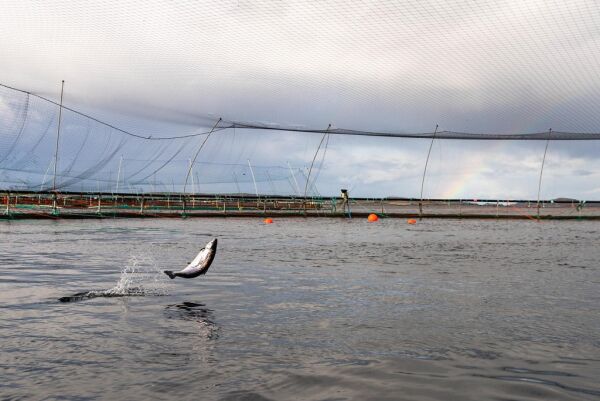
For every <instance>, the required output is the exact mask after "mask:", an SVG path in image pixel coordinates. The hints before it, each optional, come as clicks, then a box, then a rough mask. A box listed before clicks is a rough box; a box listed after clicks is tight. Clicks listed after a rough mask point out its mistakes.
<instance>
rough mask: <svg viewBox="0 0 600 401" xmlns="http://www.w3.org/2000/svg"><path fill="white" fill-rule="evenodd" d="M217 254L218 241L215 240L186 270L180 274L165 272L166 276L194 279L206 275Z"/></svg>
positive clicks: (207, 245) (203, 249)
mask: <svg viewBox="0 0 600 401" xmlns="http://www.w3.org/2000/svg"><path fill="white" fill-rule="evenodd" d="M216 253H217V239H216V238H215V239H213V240H212V241H210V242H209V243H208V244H206V246H205V247H204V248H202V250H201V251H200V252H199V253H198V255H197V256H196V257H195V258H194V260H192V261H191V262H190V264H188V265H187V266H186V267H185V269H183V270H181V271H179V272H176V273H174V272H172V271H171V270H165V271H164V272H165V274H166V275H167V276H169V277H170V278H171V279H174V278H175V277H182V278H194V277H198V276H201V275H203V274H206V272H207V271H208V268H209V267H210V265H211V264H212V262H213V259H214V258H215V254H216Z"/></svg>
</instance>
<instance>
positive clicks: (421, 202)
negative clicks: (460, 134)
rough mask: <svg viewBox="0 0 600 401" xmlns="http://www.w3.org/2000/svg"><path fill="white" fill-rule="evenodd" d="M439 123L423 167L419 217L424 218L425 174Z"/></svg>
mask: <svg viewBox="0 0 600 401" xmlns="http://www.w3.org/2000/svg"><path fill="white" fill-rule="evenodd" d="M437 130H438V125H437V124H436V125H435V131H433V136H432V137H431V142H430V143H429V150H428V151H427V159H425V168H423V178H422V179H421V195H420V196H419V219H422V218H423V188H424V187H425V175H426V174H427V165H428V164H429V156H431V148H432V147H433V141H434V140H435V134H437Z"/></svg>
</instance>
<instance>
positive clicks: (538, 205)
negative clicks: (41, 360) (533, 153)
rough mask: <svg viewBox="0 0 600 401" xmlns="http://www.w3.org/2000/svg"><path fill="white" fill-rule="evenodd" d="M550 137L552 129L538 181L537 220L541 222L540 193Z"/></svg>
mask: <svg viewBox="0 0 600 401" xmlns="http://www.w3.org/2000/svg"><path fill="white" fill-rule="evenodd" d="M550 136H552V128H550V129H549V130H548V139H546V147H545V148H544V156H543V157H542V167H541V168H540V179H539V181H538V192H537V219H538V221H539V220H540V193H541V191H542V175H543V174H544V163H545V162H546V153H548V145H549V144H550Z"/></svg>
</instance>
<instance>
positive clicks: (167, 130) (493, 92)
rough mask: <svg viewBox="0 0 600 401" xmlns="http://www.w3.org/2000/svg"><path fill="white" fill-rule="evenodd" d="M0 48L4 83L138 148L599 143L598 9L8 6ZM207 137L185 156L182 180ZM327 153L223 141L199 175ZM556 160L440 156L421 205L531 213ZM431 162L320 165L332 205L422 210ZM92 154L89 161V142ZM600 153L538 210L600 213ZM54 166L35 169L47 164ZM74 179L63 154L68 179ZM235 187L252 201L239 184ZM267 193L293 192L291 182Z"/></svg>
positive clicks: (384, 149) (587, 158)
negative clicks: (342, 201) (566, 134)
mask: <svg viewBox="0 0 600 401" xmlns="http://www.w3.org/2000/svg"><path fill="white" fill-rule="evenodd" d="M0 38H2V39H1V40H0V59H1V60H2V63H0V83H2V84H5V85H10V86H13V87H17V88H21V89H24V90H27V91H30V92H33V93H36V94H40V95H42V96H45V97H48V98H50V99H53V100H58V97H59V94H60V81H61V80H62V79H64V80H65V82H66V84H65V104H66V105H68V106H70V107H72V108H75V109H78V110H81V111H84V112H86V113H89V114H91V115H94V116H96V117H98V118H101V119H102V120H106V121H108V122H111V123H113V124H114V125H116V126H118V127H121V128H124V129H126V130H130V131H132V132H136V133H140V134H143V135H155V136H166V135H179V134H183V133H190V132H203V131H205V130H206V129H207V128H210V126H211V125H212V123H214V121H215V120H216V119H217V118H218V117H223V118H224V119H226V120H232V121H246V122H263V123H264V122H266V123H276V124H281V125H293V126H304V127H311V128H321V129H322V128H326V127H327V125H328V124H332V126H333V127H339V128H354V129H365V130H383V131H393V132H422V131H426V132H431V131H433V129H434V128H435V126H436V124H439V126H440V129H444V130H454V131H465V132H483V133H523V132H544V131H547V130H548V129H549V128H552V129H553V130H555V131H571V132H600V113H599V112H598V105H599V104H600V5H599V4H598V3H597V2H595V1H575V0H574V1H567V2H565V1H562V0H561V1H558V0H557V1H536V0H528V1H452V2H447V1H422V0H419V1H416V0H415V1H393V2H392V1H390V2H382V1H378V2H368V1H360V2H359V1H269V2H266V1H244V0H239V1H223V0H219V1H202V2H197V1H178V2H166V1H164V2H161V1H138V0H120V1H103V2H87V1H53V2H37V1H36V2H34V1H25V0H19V1H11V0H8V1H5V2H3V12H2V13H1V14H0ZM0 96H3V97H0V117H3V118H2V120H0V124H2V123H3V121H4V125H5V127H6V125H7V124H8V123H7V121H9V120H10V121H12V120H11V118H12V117H9V116H8V114H9V112H10V113H13V114H14V112H15V110H13V109H14V108H13V109H11V110H9V111H7V110H8V109H9V107H8V106H7V105H8V104H14V102H12V101H11V99H10V97H11V96H12V94H11V93H10V92H6V91H5V92H1V93H0ZM11 102H12V103H11ZM2 105H4V106H2ZM36 107H37V106H36ZM3 108H4V112H2V110H3ZM38 109H39V110H38V111H39V113H50V114H52V113H53V112H54V111H53V109H52V108H48V107H42V106H39V107H38ZM13 117H14V116H13ZM39 121H42V119H40V120H39ZM80 125H81V124H80ZM80 125H78V126H80ZM43 126H44V124H35V123H31V124H29V125H28V128H27V130H26V131H25V133H26V134H27V135H30V136H31V137H36V135H38V136H39V135H41V134H39V132H38V131H39V130H42V129H43ZM36 130H38V131H36ZM5 131H6V132H8V129H5ZM13 131H14V129H13ZM90 132H91V134H89V135H103V134H102V133H100V131H99V130H98V132H96V130H91V131H90ZM70 135H73V136H74V137H75V136H77V135H79V136H81V135H83V134H82V133H81V131H77V130H75V129H72V132H71V134H70ZM200 139H201V137H199V138H197V140H196V141H190V142H189V143H186V145H185V149H184V150H183V151H182V152H181V153H179V154H177V155H176V156H175V157H174V158H173V162H174V163H179V165H181V166H183V167H181V166H180V167H178V168H179V169H180V170H181V169H183V170H185V160H187V159H189V158H191V156H192V155H193V153H194V152H195V150H196V149H197V146H198V144H199V141H200ZM20 140H24V139H20ZM320 140H321V136H320V135H318V134H294V133H285V132H275V133H273V132H271V133H261V132H244V130H238V132H236V133H232V132H218V133H216V134H215V135H214V137H211V138H210V139H209V141H208V142H207V145H206V148H205V149H203V151H202V152H201V154H200V155H199V160H202V161H203V162H206V163H208V162H211V163H217V164H218V163H239V164H243V163H244V162H247V160H248V159H251V161H252V163H253V164H254V165H256V166H257V169H258V167H259V166H280V167H286V166H287V165H288V164H287V163H288V162H289V163H290V165H291V166H293V168H294V169H296V168H297V169H298V171H300V169H304V171H306V170H305V169H306V167H308V166H309V165H310V163H311V161H312V159H313V156H314V152H315V151H316V149H317V145H318V144H319V142H320ZM86 141H87V140H86ZM90 141H92V140H91V139H90ZM142 142H143V141H142ZM26 143H28V142H26ZM11 144H12V139H11V140H5V141H4V148H2V146H3V145H2V142H1V140H0V151H2V150H3V149H4V150H5V151H6V150H7V149H11ZM29 144H31V142H29ZM65 146H67V148H68V146H69V145H65ZM144 146H147V149H142V148H143V147H144ZM153 146H154V145H152V144H149V145H144V144H143V143H139V144H137V143H136V145H135V147H134V148H135V149H136V152H135V154H131V152H132V151H131V147H130V148H123V149H119V151H118V152H115V154H114V155H112V156H111V158H110V160H107V161H106V163H105V166H111V169H113V170H114V169H116V167H115V166H116V163H117V161H118V159H119V158H120V157H119V155H120V156H122V157H123V158H124V159H125V160H130V161H131V162H130V163H134V162H133V161H132V160H134V159H135V157H138V159H139V158H143V157H146V158H152V157H155V156H156V155H157V154H159V153H160V149H158V148H155V147H153ZM178 146H179V145H173V146H172V147H171V148H167V149H166V150H164V154H161V160H163V159H165V160H168V159H169V158H170V157H171V156H173V154H174V153H175V151H176V149H179V148H178ZM544 146H545V143H543V142H514V143H507V142H494V141H490V142H488V141H485V142H466V141H449V140H444V141H436V143H434V145H433V149H432V154H431V161H430V167H429V169H428V178H427V183H426V187H425V196H430V197H460V198H468V197H479V198H483V197H487V198H502V199H505V198H534V197H535V196H536V194H537V180H538V175H539V168H540V166H541V159H542V154H543V151H544ZM428 147H429V142H428V141H425V140H414V139H413V140H409V139H384V138H357V137H338V136H336V137H333V136H332V137H331V138H330V140H329V143H328V146H327V152H326V154H325V157H324V158H323V157H322V156H323V151H322V152H321V153H320V154H319V155H318V157H317V161H316V163H315V164H316V165H317V167H321V169H317V171H314V172H313V175H314V176H317V177H318V179H317V182H316V187H317V189H318V191H319V192H320V193H322V194H336V193H337V192H338V189H339V188H340V187H348V188H351V189H352V193H353V194H354V195H356V196H388V195H389V196H417V195H418V193H419V188H420V174H422V170H423V166H424V163H425V157H426V154H427V150H428ZM88 148H90V150H89V151H88V150H87V149H88ZM96 148H97V146H96ZM23 149H25V148H23ZM81 149H86V150H85V151H86V152H90V155H88V156H87V157H92V156H93V155H92V153H91V152H92V150H93V149H94V147H90V146H89V143H88V142H85V144H83V142H82V145H81ZM50 150H52V149H50ZM12 151H13V153H14V152H17V151H18V149H17V148H15V149H12ZM47 151H48V149H42V148H41V147H40V146H38V147H37V148H36V152H39V153H40V155H42V154H44V155H45V154H50V153H51V152H47ZM44 152H46V153H44ZM124 152H125V154H123V153H124ZM157 152H158V153H157ZM107 154H108V155H109V156H110V152H108V153H107ZM598 155H600V145H599V144H598V143H596V142H585V143H582V142H578V143H574V142H552V143H551V144H550V146H549V149H548V156H547V161H546V162H547V164H546V166H545V168H544V186H543V190H542V196H543V197H547V198H550V197H558V196H570V197H578V198H586V199H600V180H599V179H598V178H600V177H599V176H600V174H599V173H598V172H599V171H600V170H599V167H600V162H599V161H598ZM1 156H2V155H1V154H0V160H2V157H1ZM44 157H45V156H40V162H39V165H38V168H39V167H40V166H44V167H45V166H47V161H46V160H45V159H44ZM73 157H74V156H73ZM107 157H108V156H107ZM71 161H72V160H71ZM6 163H7V162H5V164H4V167H6V166H7V164H6ZM77 163H79V161H76V162H73V163H70V162H69V159H68V157H66V156H65V159H64V162H63V163H61V166H63V168H66V167H65V166H71V167H72V168H74V169H76V167H73V166H76V165H77ZM139 163H141V164H140V165H141V166H142V167H143V163H142V162H139ZM174 165H175V164H174ZM14 166H16V164H15V165H14ZM14 166H13V167H14ZM131 166H133V165H131ZM2 167H3V164H2V163H0V169H2ZM205 167H206V166H205ZM105 168H107V167H105ZM13 170H14V169H13ZM42 170H44V168H42ZM129 170H130V171H131V168H129ZM198 170H202V171H203V173H200V176H199V177H198V182H205V186H204V187H203V188H204V190H216V191H230V190H236V188H235V187H233V186H232V185H233V183H232V182H231V181H233V179H229V181H230V182H229V183H228V184H227V183H225V184H219V185H216V184H215V185H213V184H210V181H211V180H210V177H209V175H210V174H213V175H215V176H216V175H218V172H217V171H213V170H211V169H209V168H202V169H200V168H198ZM166 171H170V174H174V173H173V171H175V170H165V171H163V173H164V172H166ZM266 171H268V170H266ZM282 171H283V170H281V171H279V173H281V174H283V173H282ZM5 173H6V172H5ZM246 173H247V172H243V173H241V170H240V174H244V176H245V175H246ZM11 174H14V173H11ZM203 174H204V176H203ZM273 174H275V173H273ZM282 177H283V176H282ZM288 178H289V177H288ZM296 178H297V180H301V175H298V176H297V177H296ZM273 179H274V180H276V179H277V177H275V178H273ZM175 181H178V180H175ZM222 181H223V180H222ZM225 181H227V180H225ZM239 184H240V185H242V188H241V190H244V191H248V192H253V187H252V186H251V185H250V184H249V182H248V180H246V179H245V178H240V183H239ZM211 185H212V186H211ZM259 185H260V188H259V190H260V191H261V192H280V193H284V192H286V191H287V192H292V191H294V185H295V184H290V180H289V179H286V180H285V185H287V186H285V185H284V186H280V187H277V188H275V187H274V186H273V185H272V184H270V183H268V182H267V181H265V180H261V182H260V183H259ZM300 186H302V183H300Z"/></svg>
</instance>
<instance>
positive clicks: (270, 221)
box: [265, 217, 273, 224]
mask: <svg viewBox="0 0 600 401" xmlns="http://www.w3.org/2000/svg"><path fill="white" fill-rule="evenodd" d="M265 224H273V219H272V218H270V217H267V218H266V219H265Z"/></svg>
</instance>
